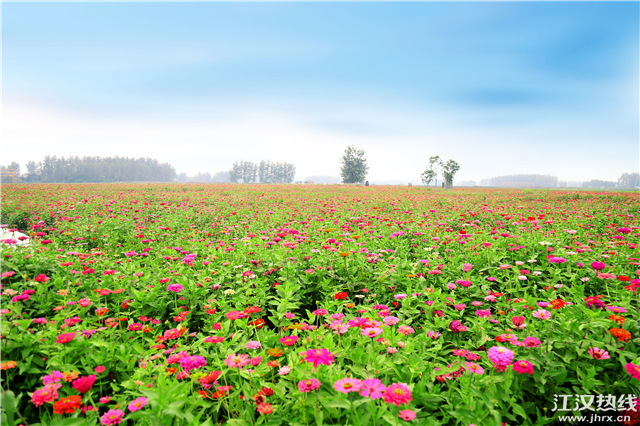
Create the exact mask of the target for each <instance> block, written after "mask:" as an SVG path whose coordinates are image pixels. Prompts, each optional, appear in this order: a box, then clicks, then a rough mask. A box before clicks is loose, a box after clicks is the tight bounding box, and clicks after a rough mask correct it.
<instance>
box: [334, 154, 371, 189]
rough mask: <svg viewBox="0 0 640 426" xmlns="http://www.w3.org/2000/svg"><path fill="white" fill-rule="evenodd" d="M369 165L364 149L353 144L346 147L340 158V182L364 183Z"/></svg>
mask: <svg viewBox="0 0 640 426" xmlns="http://www.w3.org/2000/svg"><path fill="white" fill-rule="evenodd" d="M368 172H369V166H367V158H366V157H365V156H364V150H363V149H359V148H356V147H355V146H354V145H351V146H349V147H347V149H346V150H345V151H344V155H343V156H342V158H341V159H340V176H341V177H342V183H364V180H365V178H366V177H367V173H368Z"/></svg>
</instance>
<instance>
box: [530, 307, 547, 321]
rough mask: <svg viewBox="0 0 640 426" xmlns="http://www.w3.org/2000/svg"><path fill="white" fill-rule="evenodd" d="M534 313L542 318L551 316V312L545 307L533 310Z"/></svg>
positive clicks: (545, 318)
mask: <svg viewBox="0 0 640 426" xmlns="http://www.w3.org/2000/svg"><path fill="white" fill-rule="evenodd" d="M532 315H533V316H534V317H536V318H538V319H541V320H548V319H549V318H551V312H549V311H546V310H544V309H538V310H537V311H533V313H532Z"/></svg>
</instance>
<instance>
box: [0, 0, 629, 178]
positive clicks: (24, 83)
mask: <svg viewBox="0 0 640 426" xmlns="http://www.w3.org/2000/svg"><path fill="white" fill-rule="evenodd" d="M1 7H2V113H3V114H2V116H3V118H2V160H1V162H2V164H8V163H9V162H11V161H17V162H19V163H20V164H21V166H22V168H23V170H24V169H25V164H26V162H27V161H31V160H33V161H36V162H37V161H40V160H41V159H42V158H43V157H44V156H45V155H57V156H71V155H77V156H85V155H91V156H96V155H99V156H115V155H118V156H127V157H151V158H157V159H158V160H159V161H161V162H169V163H171V164H172V165H173V166H174V167H175V168H176V170H177V171H178V172H186V173H187V174H195V173H197V172H210V173H215V172H217V171H224V170H229V168H230V167H231V164H232V163H233V162H234V161H236V160H250V161H255V162H259V161H260V160H263V159H264V160H271V161H286V162H290V163H294V164H295V165H296V167H297V173H296V178H297V179H303V178H305V177H307V176H310V175H331V176H338V175H339V172H340V157H341V156H342V154H343V152H344V150H345V149H346V147H347V146H349V145H352V144H353V145H355V146H357V147H360V148H362V149H364V150H365V152H366V155H367V158H368V164H369V174H368V176H367V178H368V179H369V180H371V181H384V180H400V181H405V182H407V181H418V180H419V179H420V174H421V173H422V172H423V171H424V170H425V169H426V167H427V165H428V159H429V157H430V156H433V155H439V156H440V157H442V158H444V159H445V160H447V159H454V160H456V161H457V162H458V163H459V164H460V166H461V169H460V171H459V172H458V174H457V175H456V177H455V180H457V181H461V180H479V179H481V178H487V177H492V176H498V175H504V174H516V173H541V174H553V175H556V176H558V178H559V179H560V180H589V179H603V180H616V179H617V178H618V177H619V176H620V175H621V174H622V173H624V172H637V171H638V169H639V163H640V149H639V136H640V134H639V128H640V124H639V115H640V111H639V90H640V88H639V85H638V79H639V48H640V46H639V19H640V18H639V16H640V14H639V12H640V10H639V9H640V6H639V3H638V2H540V3H532V2H521V3H519V2H507V3H503V2H486V3H485V2H471V3H468V2H467V3H465V2H453V3H442V2H421V3H414V2H408V3H406V2H403V3H375V2H366V3H357V2H356V3H335V2H331V3H303V2H294V3H289V2H284V3H266V2H264V3H263V2H258V3H251V2H247V3H244V2H243V3H160V2H158V3H125V2H119V3H91V2H83V3H55V2H45V3H17V2H15V3H14V2H3V3H2V6H1Z"/></svg>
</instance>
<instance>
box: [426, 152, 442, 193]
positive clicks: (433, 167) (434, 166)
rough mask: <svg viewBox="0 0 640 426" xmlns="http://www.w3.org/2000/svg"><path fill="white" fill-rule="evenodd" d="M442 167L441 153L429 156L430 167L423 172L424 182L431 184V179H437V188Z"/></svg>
mask: <svg viewBox="0 0 640 426" xmlns="http://www.w3.org/2000/svg"><path fill="white" fill-rule="evenodd" d="M441 169H442V160H441V159H440V156H439V155H435V156H433V157H429V167H427V170H425V171H424V172H422V175H421V178H422V183H424V184H425V185H429V183H431V181H435V183H436V188H437V187H438V175H439V174H440V170H441Z"/></svg>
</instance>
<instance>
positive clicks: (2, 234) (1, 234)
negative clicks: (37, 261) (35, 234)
mask: <svg viewBox="0 0 640 426" xmlns="http://www.w3.org/2000/svg"><path fill="white" fill-rule="evenodd" d="M20 237H27V239H26V240H22V241H20V240H19V239H18V238H20ZM6 240H9V244H7V241H6ZM29 240H30V239H29V236H28V235H25V234H23V233H22V232H17V231H16V232H9V230H8V229H7V228H2V229H0V243H2V245H3V246H4V247H16V246H17V247H26V246H28V245H29V244H31V242H30V241H29ZM11 241H15V243H11Z"/></svg>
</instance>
